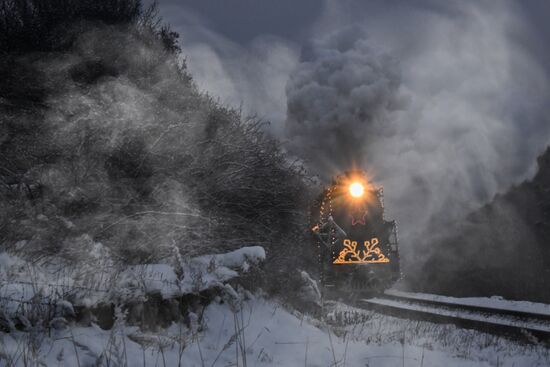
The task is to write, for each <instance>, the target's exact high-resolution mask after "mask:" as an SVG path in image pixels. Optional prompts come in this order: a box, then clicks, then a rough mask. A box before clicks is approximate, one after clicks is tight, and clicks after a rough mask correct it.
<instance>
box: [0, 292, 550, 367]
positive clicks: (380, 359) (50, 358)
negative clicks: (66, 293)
mask: <svg viewBox="0 0 550 367" xmlns="http://www.w3.org/2000/svg"><path fill="white" fill-rule="evenodd" d="M339 318H343V319H347V320H348V322H347V323H346V322H345V321H341V322H336V320H337V319H339ZM352 319H355V321H357V320H358V319H362V320H361V321H360V322H355V321H354V320H352ZM199 320H200V321H199ZM352 321H353V322H352ZM329 323H331V324H332V325H333V326H332V328H331V330H332V331H331V332H329V328H327V326H326V325H325V324H323V323H322V322H320V321H316V320H313V319H310V318H308V317H305V316H303V315H299V314H295V313H293V312H290V311H288V310H287V309H285V308H284V307H282V306H281V305H279V304H278V303H276V302H273V301H269V300H266V299H265V298H263V297H259V296H257V297H251V298H250V299H248V300H246V301H244V302H243V303H242V305H241V307H240V308H239V309H236V308H235V307H234V305H230V304H228V303H214V304H211V305H210V306H208V307H207V308H206V309H205V310H204V314H203V317H202V318H200V317H199V315H196V317H193V318H192V322H191V327H190V328H188V327H186V326H184V325H182V324H172V326H170V327H169V328H167V329H164V330H160V331H157V332H155V333H150V332H140V331H139V330H138V329H137V328H136V327H128V326H126V325H125V323H124V321H123V316H122V315H120V317H119V320H118V321H117V323H116V324H115V327H114V328H113V329H112V330H102V329H100V328H99V327H97V326H91V327H78V326H75V327H71V328H65V329H62V330H54V331H53V332H52V334H51V335H49V336H48V335H45V334H40V335H34V334H33V333H25V332H15V333H10V334H0V356H3V359H2V357H0V359H1V360H2V362H0V365H2V366H9V365H17V366H19V365H21V366H23V365H25V364H24V362H26V363H27V364H26V365H46V366H179V365H181V366H200V367H202V366H245V365H246V366H289V367H290V366H370V367H374V366H376V367H397V366H425V367H442V366H445V367H451V366H510V367H512V366H516V367H520V366H548V365H550V356H549V353H548V350H547V349H545V348H544V347H542V346H522V345H517V344H515V343H513V342H510V341H508V340H505V339H502V338H498V337H494V336H489V335H485V334H483V333H478V332H475V331H470V330H460V329H457V328H455V327H453V326H449V325H436V324H431V323H425V322H417V321H414V322H413V321H406V320H399V319H394V318H391V317H386V316H382V315H379V314H376V313H372V312H367V311H361V310H358V309H353V308H351V307H348V306H345V305H342V304H336V305H334V308H333V310H332V311H331V316H330V317H329ZM334 324H336V326H334ZM10 361H15V363H14V364H10ZM180 362H181V363H180ZM40 363H42V364H40Z"/></svg>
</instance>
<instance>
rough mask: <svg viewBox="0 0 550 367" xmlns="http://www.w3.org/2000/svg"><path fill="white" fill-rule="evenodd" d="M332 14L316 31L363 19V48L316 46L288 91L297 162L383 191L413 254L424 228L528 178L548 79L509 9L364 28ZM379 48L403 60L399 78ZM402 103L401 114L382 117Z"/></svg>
mask: <svg viewBox="0 0 550 367" xmlns="http://www.w3.org/2000/svg"><path fill="white" fill-rule="evenodd" d="M329 5H330V6H328V7H327V14H326V16H325V18H324V19H323V20H321V21H320V22H319V24H320V25H319V26H318V27H320V28H317V29H316V31H317V32H316V33H319V34H326V33H328V32H329V30H334V29H342V28H346V27H344V26H343V24H345V23H350V22H355V21H358V20H359V19H361V21H360V22H361V23H360V24H362V25H363V24H364V25H365V26H366V28H367V31H368V32H369V35H370V38H366V37H365V36H364V34H362V33H361V32H357V31H355V32H342V31H341V32H339V33H338V34H339V37H340V38H339V43H338V44H339V45H348V47H347V48H346V49H345V50H344V51H342V49H341V48H339V47H332V48H331V47H324V48H321V49H319V48H314V52H313V53H310V56H311V57H312V59H311V60H307V59H306V60H304V61H303V62H302V63H301V65H300V66H299V68H298V70H297V71H296V72H295V73H294V74H293V75H292V76H291V78H290V81H289V84H288V88H287V95H288V123H289V125H290V126H289V127H290V130H289V131H290V133H291V136H292V135H295V136H296V140H295V141H296V142H298V143H299V145H300V146H302V147H303V149H302V153H301V154H302V155H303V157H304V158H305V159H311V158H315V157H317V158H318V159H319V160H322V161H321V162H315V167H316V168H317V167H318V166H321V167H331V168H332V166H335V165H336V166H342V165H343V167H342V168H346V167H345V165H346V163H348V162H347V161H346V159H353V160H354V161H355V162H357V161H359V162H360V163H361V164H362V165H363V167H364V168H367V169H369V170H370V171H371V173H372V174H373V175H374V178H375V180H376V181H378V182H381V183H382V184H384V186H385V189H386V190H385V191H386V206H387V207H388V209H389V214H390V216H392V217H395V218H396V219H397V220H398V221H399V224H400V232H401V238H402V243H403V245H404V246H403V252H404V253H405V255H406V256H407V255H411V256H412V254H413V252H415V251H416V250H417V249H418V248H419V247H418V245H419V244H421V242H422V241H424V242H425V238H424V235H425V234H426V230H427V229H428V228H429V227H431V228H430V230H432V229H433V228H434V227H436V226H437V224H440V225H441V226H444V225H447V224H449V223H452V222H453V221H455V220H459V219H460V218H461V217H462V216H463V215H465V214H466V213H468V212H469V211H470V210H472V209H475V208H477V207H479V206H481V205H483V204H484V203H486V202H487V201H489V200H490V199H491V198H492V197H493V196H494V195H495V194H496V193H497V192H500V191H504V190H506V189H507V188H509V187H510V185H512V184H515V183H517V182H519V181H521V180H523V179H525V178H527V177H529V175H530V174H532V173H533V171H534V167H535V161H536V160H535V159H536V156H537V155H538V154H540V153H541V152H542V151H543V149H544V147H545V145H546V144H547V143H548V137H549V135H550V124H549V121H548V118H547V117H546V116H545V115H544V110H545V108H546V101H547V100H548V96H549V91H548V88H547V85H548V77H547V74H546V73H545V71H544V69H543V68H542V66H541V65H540V64H539V63H538V62H537V60H536V59H535V57H533V56H532V55H531V54H529V52H528V51H527V50H526V49H524V48H523V47H522V44H521V42H520V40H522V39H526V38H527V39H528V38H529V37H530V36H531V35H530V33H529V29H528V28H527V25H526V22H525V20H524V19H522V18H521V15H520V13H518V12H517V11H515V9H514V8H512V7H511V6H510V4H509V3H506V2H498V3H493V2H490V3H489V2H476V3H473V2H472V3H459V4H455V5H449V6H448V8H446V9H441V8H438V9H436V8H431V9H430V7H424V8H418V9H414V8H412V7H408V6H407V7H405V6H403V7H401V8H396V9H395V11H392V12H380V13H375V14H373V15H370V16H369V15H368V16H366V18H361V16H362V14H360V11H358V10H357V9H354V10H355V12H357V14H358V15H357V17H356V18H354V16H353V15H352V14H349V13H346V9H345V8H344V7H341V6H340V4H339V3H333V2H331V3H329ZM404 9H405V10H406V11H405V10H404ZM348 10H349V9H348ZM333 19H337V21H334V20H333ZM335 23H336V24H335ZM346 35H347V38H346ZM376 46H383V48H384V49H385V50H387V52H389V53H390V54H391V55H392V56H393V58H395V59H398V60H399V64H400V65H399V66H400V69H401V79H400V78H399V69H397V68H396V67H395V63H394V62H392V61H391V59H390V58H387V57H383V56H376V55H380V54H379V53H376V52H372V51H371V49H373V48H374V47H376ZM366 50H367V51H366ZM308 78H309V79H308ZM342 85H344V87H343V88H342V87H341V86H342ZM334 86H337V87H334ZM342 90H343V91H344V92H343V93H337V92H335V91H338V92H339V91H342ZM355 90H358V91H359V90H361V91H363V90H364V91H368V93H361V94H355V93H353V91H355ZM401 95H405V96H406V97H407V99H409V103H408V105H407V107H406V109H405V110H404V111H397V112H394V113H390V112H392V111H394V110H396V107H401V106H403V104H402V103H401V102H402V101H403V98H402V97H401ZM296 106H299V108H297V107H296ZM335 111H336V112H335ZM358 116H368V117H366V118H361V117H358ZM308 134H309V135H308ZM341 137H343V139H341V140H340V138H341ZM348 141H349V142H351V143H353V145H348V146H345V147H344V148H343V149H341V148H340V146H341V145H342V144H341V143H342V142H348ZM335 147H338V149H333V148H335ZM342 154H349V158H346V157H345V156H342ZM353 154H361V155H362V156H361V157H359V158H357V157H354V156H353Z"/></svg>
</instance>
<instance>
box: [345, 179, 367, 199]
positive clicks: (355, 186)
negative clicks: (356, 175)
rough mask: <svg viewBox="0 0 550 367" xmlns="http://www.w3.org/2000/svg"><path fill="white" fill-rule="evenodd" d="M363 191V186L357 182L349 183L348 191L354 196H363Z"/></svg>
mask: <svg viewBox="0 0 550 367" xmlns="http://www.w3.org/2000/svg"><path fill="white" fill-rule="evenodd" d="M364 192H365V188H364V187H363V185H361V184H360V183H359V182H354V183H352V184H351V185H349V193H350V194H351V196H353V197H354V198H359V197H361V196H363V193H364Z"/></svg>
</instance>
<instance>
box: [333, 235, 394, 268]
mask: <svg viewBox="0 0 550 367" xmlns="http://www.w3.org/2000/svg"><path fill="white" fill-rule="evenodd" d="M364 245H365V246H364V247H365V249H364V250H361V249H358V248H357V241H351V240H349V239H346V240H344V248H343V249H342V251H340V254H339V255H338V258H337V259H336V260H334V262H333V264H372V263H389V262H390V259H388V258H387V257H386V256H385V255H384V254H383V253H382V251H380V248H379V247H378V238H372V239H371V240H370V241H365V242H364Z"/></svg>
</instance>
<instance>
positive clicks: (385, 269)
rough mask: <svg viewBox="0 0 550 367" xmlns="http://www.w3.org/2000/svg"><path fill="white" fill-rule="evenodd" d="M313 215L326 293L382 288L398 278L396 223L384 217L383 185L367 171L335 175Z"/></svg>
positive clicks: (339, 294)
mask: <svg viewBox="0 0 550 367" xmlns="http://www.w3.org/2000/svg"><path fill="white" fill-rule="evenodd" d="M311 217H312V220H313V223H312V227H311V228H312V234H313V236H312V237H313V241H314V244H315V245H316V246H317V248H318V251H319V266H320V272H319V274H320V282H321V284H322V286H323V289H324V293H325V296H326V297H328V298H332V297H346V296H348V297H349V298H355V297H357V296H360V295H362V296H365V295H367V294H372V293H378V292H382V291H383V290H384V289H387V288H389V287H390V286H391V285H393V283H394V282H395V281H396V280H397V279H399V276H400V270H399V246H398V242H397V225H396V223H395V221H392V220H386V219H385V217H384V191H383V188H382V186H378V185H375V184H374V183H372V182H371V181H370V180H369V178H368V176H367V174H366V172H365V171H361V170H352V171H346V172H344V173H343V174H341V175H338V176H336V177H334V179H333V180H332V183H331V184H330V186H328V187H327V188H326V189H324V190H323V192H322V193H321V195H320V196H319V197H318V198H317V200H316V202H315V204H314V205H313V208H312V215H311Z"/></svg>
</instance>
